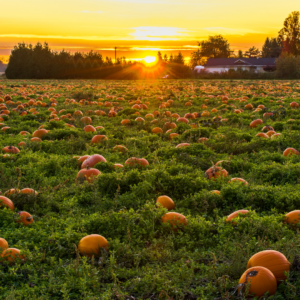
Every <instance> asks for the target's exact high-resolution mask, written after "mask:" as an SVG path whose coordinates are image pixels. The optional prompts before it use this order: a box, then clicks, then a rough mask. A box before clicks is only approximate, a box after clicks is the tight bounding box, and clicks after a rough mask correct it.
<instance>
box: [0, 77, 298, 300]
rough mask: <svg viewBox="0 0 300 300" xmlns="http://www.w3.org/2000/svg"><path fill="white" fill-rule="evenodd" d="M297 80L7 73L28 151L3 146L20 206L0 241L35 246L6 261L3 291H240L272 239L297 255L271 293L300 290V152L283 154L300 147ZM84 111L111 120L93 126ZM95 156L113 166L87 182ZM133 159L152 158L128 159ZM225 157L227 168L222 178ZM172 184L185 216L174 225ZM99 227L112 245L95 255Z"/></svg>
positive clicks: (0, 214) (4, 219)
mask: <svg viewBox="0 0 300 300" xmlns="http://www.w3.org/2000/svg"><path fill="white" fill-rule="evenodd" d="M299 91H300V82H299V81H246V80H244V81H238V80H235V81H201V80H158V81H97V80H91V81H88V80H86V81H84V80H77V81H59V80H40V81H38V80H18V81H14V80H0V102H1V103H0V106H1V107H0V108H1V109H2V111H1V116H0V117H1V118H2V121H1V122H2V123H1V128H2V129H1V130H0V136H1V138H0V146H1V149H2V148H4V147H6V146H12V147H10V150H11V149H15V148H13V147H17V148H18V149H19V150H20V152H19V153H9V154H7V153H5V152H4V151H3V154H2V155H0V190H1V192H2V196H4V195H6V196H7V197H8V198H9V199H10V200H11V201H12V202H13V204H14V207H15V209H14V210H12V209H10V208H9V207H7V206H6V205H2V207H0V238H4V239H5V240H6V241H7V242H8V244H9V247H10V248H17V249H19V250H21V253H22V254H23V256H21V257H19V258H17V259H16V260H15V262H13V263H9V262H8V261H7V259H6V258H5V257H2V258H0V299H25V298H26V299H28V298H29V297H31V298H32V299H237V298H236V296H237V293H235V296H233V295H232V294H233V292H234V290H235V287H236V286H237V284H238V281H239V279H240V277H241V276H242V274H243V273H244V272H245V271H246V269H247V262H248V260H249V259H250V257H251V256H252V255H253V254H255V253H257V252H259V251H262V250H267V249H273V250H277V251H280V252H281V253H283V254H284V255H285V256H286V258H287V259H288V260H289V261H290V262H291V264H292V263H293V265H291V272H290V273H289V274H287V275H288V279H287V280H286V281H285V282H282V283H280V284H279V285H278V287H277V292H276V294H275V296H274V298H273V299H300V293H299V288H300V276H299V271H298V269H299V264H298V261H297V255H298V254H299V246H300V235H299V231H298V225H295V226H292V225H290V224H288V223H287V222H286V218H285V214H286V213H288V212H290V211H293V210H297V209H300V192H299V179H300V156H299V155H297V153H296V154H295V155H291V156H284V155H283V152H284V150H285V149H287V148H295V149H296V150H300V134H299V130H300V109H299V108H297V105H292V106H294V107H292V106H291V103H292V102H299ZM168 100H169V101H168ZM170 100H171V101H170ZM141 104H144V106H142V105H141ZM248 104H252V107H251V106H247V107H245V106H246V105H248ZM258 106H260V108H258ZM76 111H80V112H81V113H82V114H81V113H78V112H77V113H75V112H76ZM147 114H152V116H151V115H148V116H147V117H146V115H147ZM174 114H178V115H179V116H180V117H181V118H182V117H184V116H186V119H179V117H178V116H176V115H174ZM186 114H189V115H186ZM83 116H88V117H90V118H91V125H92V126H94V127H95V128H96V127H98V126H102V127H103V128H99V127H98V128H97V129H96V132H85V131H84V130H83V128H84V127H85V126H86V125H88V123H89V120H87V119H82V117H83ZM138 117H140V118H142V120H139V119H137V118H138ZM125 119H128V120H129V121H127V122H122V121H123V120H125ZM257 119H261V120H262V122H261V124H258V125H257V127H255V128H251V127H250V123H251V122H252V121H254V120H257ZM121 122H122V123H123V124H124V123H127V124H125V125H122V124H121ZM185 122H186V123H185ZM171 123H174V125H173V124H171ZM258 123H259V122H258ZM66 124H69V125H73V127H72V126H71V127H70V126H66ZM41 126H42V127H44V129H46V130H48V132H47V133H46V134H45V135H43V136H42V137H41V140H42V141H31V139H32V138H33V133H34V132H35V131H36V130H38V128H39V127H41ZM266 126H271V127H272V128H273V129H274V130H272V128H271V127H266ZM6 127H8V128H6ZM156 127H159V128H160V129H161V130H156V131H157V132H158V133H153V132H152V130H153V129H154V128H156ZM172 127H175V128H173V129H172ZM170 129H171V131H169V132H167V131H168V130H170ZM21 131H27V132H28V134H27V135H21V134H20V132H21ZM272 131H274V132H272ZM260 132H265V133H268V135H267V136H265V137H259V136H256V135H257V134H258V133H260ZM172 133H177V134H178V135H177V136H176V135H171V136H170V134H172ZM275 133H281V135H275V136H274V134H275ZM95 135H104V136H106V138H105V137H104V138H103V139H102V141H99V142H98V143H91V140H92V138H93V136H95ZM203 138H206V139H203ZM22 141H24V142H25V143H24V144H23V145H21V144H20V145H19V143H20V142H22ZM182 143H187V145H186V146H183V147H177V146H178V145H179V144H182ZM117 145H123V146H124V147H125V148H122V149H123V150H124V152H121V151H118V150H117V149H116V148H115V149H114V147H115V146H117ZM11 152H14V150H11ZM93 154H99V155H102V156H103V157H104V158H105V159H106V161H107V162H100V163H98V164H96V165H95V166H93V168H96V169H98V170H99V171H100V172H101V174H100V175H99V176H97V177H95V178H88V179H91V182H89V181H88V180H84V179H86V178H85V177H83V178H79V179H76V177H77V174H78V172H79V171H80V168H81V163H80V162H79V161H78V159H79V158H80V157H82V156H84V155H93ZM132 157H136V158H144V159H146V160H147V161H148V163H149V165H146V166H139V165H138V164H135V165H134V166H130V165H127V164H125V162H126V161H127V159H129V158H132ZM220 161H223V162H220ZM115 164H121V165H123V167H115ZM215 164H217V165H218V167H220V168H221V170H223V169H225V170H226V171H227V172H228V176H227V177H225V176H220V177H218V178H215V177H217V176H215V175H216V168H217V167H216V166H215ZM211 167H212V168H213V171H212V172H211V173H208V172H206V171H207V170H208V169H209V168H211ZM209 174H213V176H212V177H211V176H209ZM224 174H225V172H224ZM209 177H211V178H209ZM232 178H242V179H244V180H245V181H246V182H239V181H231V182H229V181H230V180H231V179H232ZM24 188H31V189H33V190H35V191H36V192H37V194H34V193H31V194H22V193H21V192H19V190H22V189H24ZM10 189H15V191H13V192H7V191H9V190H10ZM214 190H218V191H220V194H218V193H213V192H212V191H214ZM161 195H167V196H169V197H170V198H171V199H172V200H173V201H174V203H175V208H174V209H173V210H171V212H177V213H180V214H181V215H183V216H185V217H186V220H187V222H186V225H182V224H177V227H176V226H175V228H173V227H172V224H168V223H163V222H162V217H163V216H164V215H165V214H166V213H167V212H168V211H167V209H166V208H163V207H158V206H157V205H156V199H157V198H158V197H159V196H161ZM0 199H1V198H0ZM3 203H4V202H3ZM3 203H2V204H3ZM241 209H245V210H248V211H249V213H248V214H244V215H240V216H239V217H238V218H236V219H235V221H234V222H228V221H226V218H227V216H228V215H229V214H231V213H233V212H234V211H237V210H241ZM18 211H26V212H28V213H30V214H31V216H32V217H33V220H34V221H33V223H32V224H29V225H27V226H24V224H23V223H22V222H18V221H20V217H19V216H18V214H17V212H18ZM91 234H98V235H101V236H103V237H105V238H106V239H107V241H108V244H109V248H108V250H107V251H106V250H104V249H99V255H96V257H95V256H94V257H93V258H89V257H86V256H85V255H84V253H80V251H79V250H78V244H79V241H80V240H81V239H82V238H83V237H85V236H87V235H91Z"/></svg>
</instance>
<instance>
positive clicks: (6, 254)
mask: <svg viewBox="0 0 300 300" xmlns="http://www.w3.org/2000/svg"><path fill="white" fill-rule="evenodd" d="M1 258H2V259H3V260H4V261H8V262H9V263H14V262H15V261H16V260H17V259H18V258H20V259H22V260H24V259H25V256H24V255H22V254H21V251H20V250H19V249H16V248H7V249H6V250H4V251H3V252H2V254H1Z"/></svg>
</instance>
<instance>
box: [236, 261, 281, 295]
mask: <svg viewBox="0 0 300 300" xmlns="http://www.w3.org/2000/svg"><path fill="white" fill-rule="evenodd" d="M239 284H245V285H247V284H249V285H250V288H249V295H251V294H254V295H255V296H256V297H261V296H263V295H264V294H265V293H266V292H269V293H270V295H274V294H275V293H276V290H277V282H276V278H275V276H274V275H273V273H272V272H271V271H270V270H268V269H266V268H264V267H261V266H258V267H254V268H250V269H248V270H247V271H245V272H244V274H243V275H242V277H241V278H240V280H239ZM243 290H245V287H244V289H243ZM239 292H240V289H239Z"/></svg>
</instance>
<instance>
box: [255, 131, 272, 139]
mask: <svg viewBox="0 0 300 300" xmlns="http://www.w3.org/2000/svg"><path fill="white" fill-rule="evenodd" d="M256 136H257V137H262V138H265V139H268V138H269V136H268V135H267V134H265V133H263V132H259V133H258V134H257V135H256Z"/></svg>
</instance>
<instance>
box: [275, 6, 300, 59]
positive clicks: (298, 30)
mask: <svg viewBox="0 0 300 300" xmlns="http://www.w3.org/2000/svg"><path fill="white" fill-rule="evenodd" d="M278 37H279V39H280V40H281V41H282V43H283V52H287V53H290V54H292V55H298V54H300V12H299V11H293V12H292V13H291V14H289V16H288V17H287V18H286V19H285V21H284V23H283V28H282V29H281V30H280V31H279V36H278Z"/></svg>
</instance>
